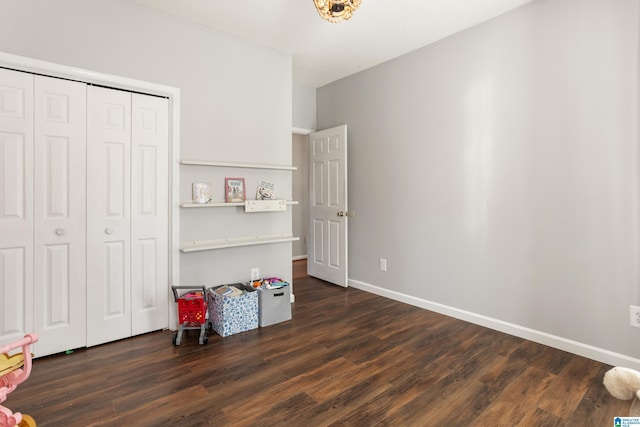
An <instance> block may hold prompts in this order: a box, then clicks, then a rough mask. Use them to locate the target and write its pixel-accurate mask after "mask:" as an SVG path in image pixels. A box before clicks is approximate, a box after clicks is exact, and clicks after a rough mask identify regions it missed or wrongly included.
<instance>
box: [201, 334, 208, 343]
mask: <svg viewBox="0 0 640 427" xmlns="http://www.w3.org/2000/svg"><path fill="white" fill-rule="evenodd" d="M199 341H200V343H199V344H200V345H204V344H206V343H208V342H209V337H208V336H206V335H205V336H204V337H201V338H200V340H199Z"/></svg>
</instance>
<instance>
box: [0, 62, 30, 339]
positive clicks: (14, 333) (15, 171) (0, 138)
mask: <svg viewBox="0 0 640 427" xmlns="http://www.w3.org/2000/svg"><path fill="white" fill-rule="evenodd" d="M0 180H1V182H0V304H1V307H0V309H1V310H2V313H1V314H2V315H1V316H0V345H3V344H8V343H10V342H13V341H16V340H18V339H20V338H22V337H23V336H24V334H25V333H28V332H32V331H33V75H31V74H26V73H19V72H16V71H11V70H5V69H0Z"/></svg>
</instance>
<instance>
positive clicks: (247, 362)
mask: <svg viewBox="0 0 640 427" xmlns="http://www.w3.org/2000/svg"><path fill="white" fill-rule="evenodd" d="M295 264H296V267H294V271H297V272H298V273H294V275H295V274H297V277H300V278H299V279H297V280H295V281H294V292H295V296H296V302H295V304H294V306H293V320H291V321H288V322H284V323H280V324H277V325H273V326H269V327H267V328H260V329H256V330H253V331H248V332H244V333H241V334H237V335H232V336H229V337H226V338H221V337H220V336H218V335H217V334H215V333H213V332H212V333H211V334H210V336H209V343H208V344H207V345H203V346H200V345H198V344H197V336H196V333H195V331H189V332H193V333H192V334H189V335H188V336H186V337H185V338H184V341H183V344H182V345H181V346H179V347H174V346H173V345H172V343H171V340H172V336H173V333H172V332H170V331H161V332H154V333H150V334H146V335H142V336H138V337H134V338H131V339H127V340H122V341H118V342H114V343H110V344H106V345H102V346H98V347H94V348H90V349H82V350H76V351H75V352H74V353H73V354H70V355H65V354H62V355H56V356H49V357H44V358H40V359H36V361H35V363H34V370H33V373H32V375H31V377H30V378H29V379H28V380H27V381H26V382H25V383H24V384H22V385H20V386H19V387H18V389H17V390H16V391H15V392H13V393H12V394H10V395H9V396H8V399H7V401H6V402H5V403H4V404H5V405H6V406H7V407H9V408H11V409H12V410H14V411H21V412H23V413H27V414H29V415H31V416H33V417H34V418H35V420H36V422H37V423H38V426H40V427H46V426H83V427H85V426H440V425H459V426H492V427H495V426H598V427H601V426H612V425H613V417H614V416H625V415H627V413H628V410H629V406H630V402H623V401H619V400H616V399H614V398H613V397H611V396H610V395H609V394H608V393H607V391H606V390H605V389H604V387H603V386H602V376H603V375H604V372H605V371H606V370H607V369H609V368H610V366H607V365H604V364H601V363H598V362H595V361H592V360H589V359H585V358H583V357H579V356H574V355H571V354H569V353H566V352H563V351H559V350H554V349H552V348H549V347H545V346H542V345H539V344H535V343H532V342H530V341H526V340H523V339H520V338H516V337H512V336H509V335H505V334H502V333H499V332H495V331H492V330H489V329H485V328H482V327H479V326H476V325H473V324H470V323H465V322H463V321H459V320H456V319H452V318H450V317H446V316H442V315H439V314H436V313H433V312H429V311H426V310H423V309H419V308H416V307H412V306H409V305H406V304H402V303H399V302H395V301H392V300H388V299H385V298H382V297H379V296H375V295H372V294H368V293H366V292H363V291H360V290H357V289H352V288H347V289H342V288H340V287H336V286H333V285H330V284H327V283H325V282H322V281H320V280H317V279H313V278H308V277H306V276H305V274H304V269H303V268H302V267H300V264H302V263H298V262H296V263H295ZM296 269H297V270H296ZM300 272H302V273H300ZM294 277H296V276H294Z"/></svg>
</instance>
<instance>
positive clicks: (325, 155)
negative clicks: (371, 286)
mask: <svg viewBox="0 0 640 427" xmlns="http://www.w3.org/2000/svg"><path fill="white" fill-rule="evenodd" d="M309 142H310V146H309V216H310V218H309V248H308V252H307V253H308V255H307V272H308V274H309V275H310V276H313V277H317V278H319V279H322V280H326V281H328V282H331V283H335V284H336V285H340V286H345V287H346V286H347V285H348V284H347V275H348V268H347V255H348V254H347V245H348V239H347V222H348V221H347V220H348V214H347V212H348V211H347V125H342V126H338V127H335V128H331V129H326V130H322V131H319V132H315V133H312V134H310V135H309Z"/></svg>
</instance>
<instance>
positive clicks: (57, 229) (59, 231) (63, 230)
mask: <svg viewBox="0 0 640 427" xmlns="http://www.w3.org/2000/svg"><path fill="white" fill-rule="evenodd" d="M64 233H66V230H65V229H64V228H56V234H57V235H58V236H62V235H64Z"/></svg>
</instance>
